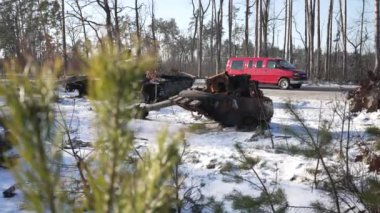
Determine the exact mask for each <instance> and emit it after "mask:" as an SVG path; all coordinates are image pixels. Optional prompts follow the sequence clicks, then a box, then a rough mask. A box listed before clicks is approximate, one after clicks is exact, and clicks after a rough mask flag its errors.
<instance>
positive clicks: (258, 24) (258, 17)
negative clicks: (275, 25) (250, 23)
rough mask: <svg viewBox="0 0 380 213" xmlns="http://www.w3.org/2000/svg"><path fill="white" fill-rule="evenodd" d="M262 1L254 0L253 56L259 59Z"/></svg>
mask: <svg viewBox="0 0 380 213" xmlns="http://www.w3.org/2000/svg"><path fill="white" fill-rule="evenodd" d="M261 3H262V0H256V24H255V48H256V51H255V56H256V57H260V55H261V48H262V47H261V44H262V38H261V36H262V26H261V24H262V23H261V19H262V8H261Z"/></svg>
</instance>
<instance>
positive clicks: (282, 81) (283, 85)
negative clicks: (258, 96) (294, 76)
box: [278, 78, 290, 89]
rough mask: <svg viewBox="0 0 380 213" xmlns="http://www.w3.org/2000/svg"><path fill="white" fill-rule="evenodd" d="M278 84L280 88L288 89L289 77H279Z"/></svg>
mask: <svg viewBox="0 0 380 213" xmlns="http://www.w3.org/2000/svg"><path fill="white" fill-rule="evenodd" d="M278 86H279V87H280V88H281V89H289V87H290V83H289V79H287V78H281V79H280V80H279V81H278Z"/></svg>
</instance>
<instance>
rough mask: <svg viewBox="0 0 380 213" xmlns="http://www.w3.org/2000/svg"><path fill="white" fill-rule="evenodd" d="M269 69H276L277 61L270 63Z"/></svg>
mask: <svg viewBox="0 0 380 213" xmlns="http://www.w3.org/2000/svg"><path fill="white" fill-rule="evenodd" d="M267 68H276V61H268V64H267Z"/></svg>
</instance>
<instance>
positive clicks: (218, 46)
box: [216, 0, 224, 74]
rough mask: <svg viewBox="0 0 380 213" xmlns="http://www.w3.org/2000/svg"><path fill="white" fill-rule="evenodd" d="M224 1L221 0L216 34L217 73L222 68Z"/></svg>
mask: <svg viewBox="0 0 380 213" xmlns="http://www.w3.org/2000/svg"><path fill="white" fill-rule="evenodd" d="M223 2H224V0H220V1H219V10H218V17H217V21H218V23H217V34H216V43H217V44H216V54H217V59H216V74H218V72H219V71H220V70H221V66H222V65H221V63H222V62H221V61H222V59H221V51H222V32H223Z"/></svg>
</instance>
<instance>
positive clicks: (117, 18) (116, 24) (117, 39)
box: [114, 0, 122, 51]
mask: <svg viewBox="0 0 380 213" xmlns="http://www.w3.org/2000/svg"><path fill="white" fill-rule="evenodd" d="M118 9H119V7H118V1H117V0H114V16H115V17H114V19H115V37H116V38H115V39H116V43H117V48H118V50H119V51H120V50H121V46H122V43H121V37H120V23H119V22H120V21H119V18H120V17H119V12H118Z"/></svg>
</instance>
